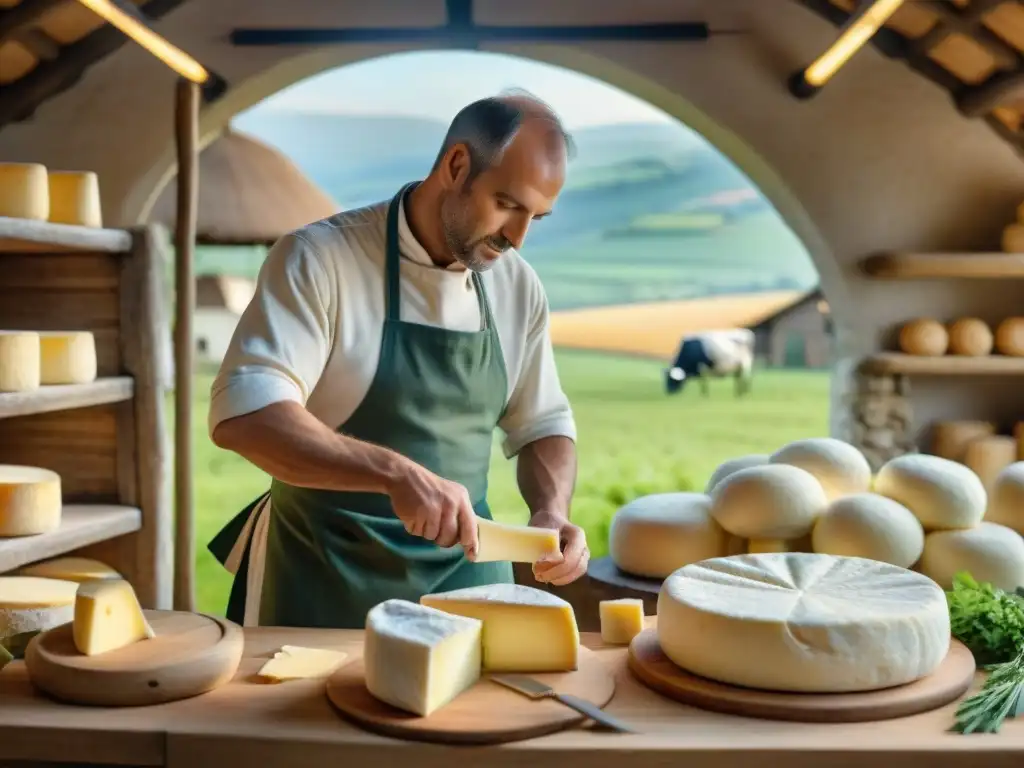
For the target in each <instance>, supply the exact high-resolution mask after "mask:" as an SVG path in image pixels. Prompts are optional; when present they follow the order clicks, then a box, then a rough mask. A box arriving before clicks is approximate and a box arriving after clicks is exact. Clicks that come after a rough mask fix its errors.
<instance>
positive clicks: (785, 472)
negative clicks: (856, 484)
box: [711, 464, 828, 539]
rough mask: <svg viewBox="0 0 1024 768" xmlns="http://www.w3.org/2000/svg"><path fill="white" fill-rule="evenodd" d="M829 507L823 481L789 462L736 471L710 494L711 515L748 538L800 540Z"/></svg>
mask: <svg viewBox="0 0 1024 768" xmlns="http://www.w3.org/2000/svg"><path fill="white" fill-rule="evenodd" d="M827 506H828V498H827V497H826V496H825V491H824V489H823V488H822V487H821V483H819V482H818V481H817V479H816V478H815V477H814V475H812V474H811V473H810V472H807V471H806V470H803V469H800V468H799V467H791V466H789V465H787V464H766V465H764V466H761V467H748V468H747V469H741V470H739V471H738V472H734V473H733V474H731V475H729V477H727V478H725V480H723V481H722V482H721V483H719V484H718V485H717V486H715V490H714V491H712V492H711V515H712V517H714V518H715V520H717V521H718V523H719V525H721V526H722V527H723V528H724V529H725V530H727V531H728V532H729V533H731V534H733V535H734V536H740V537H742V538H744V539H798V538H800V537H801V536H805V535H806V534H807V533H809V532H810V530H811V527H812V526H813V525H814V520H815V518H817V517H818V515H820V514H821V513H822V512H823V511H824V510H825V507H827Z"/></svg>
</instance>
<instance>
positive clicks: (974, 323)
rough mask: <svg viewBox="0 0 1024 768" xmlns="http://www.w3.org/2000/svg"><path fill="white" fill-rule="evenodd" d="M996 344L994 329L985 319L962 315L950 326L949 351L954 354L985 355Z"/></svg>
mask: <svg viewBox="0 0 1024 768" xmlns="http://www.w3.org/2000/svg"><path fill="white" fill-rule="evenodd" d="M994 344H995V337H994V336H993V335H992V330H991V329H990V328H989V327H988V325H986V324H985V322H984V321H983V320H979V319H978V318H976V317H962V318H960V319H959V320H956V321H955V322H954V323H953V324H952V325H950V326H949V352H950V354H952V355H968V356H970V357H984V356H985V355H988V354H991V352H992V347H993V345H994Z"/></svg>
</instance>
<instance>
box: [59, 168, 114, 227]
mask: <svg viewBox="0 0 1024 768" xmlns="http://www.w3.org/2000/svg"><path fill="white" fill-rule="evenodd" d="M47 177H48V179H47V181H48V187H49V195H50V215H49V217H48V219H49V221H50V222H52V223H54V224H75V225H78V226H80V227H102V226H103V216H102V215H101V213H100V182H99V177H98V176H97V175H96V174H95V173H94V172H93V171H49V173H48V174H47Z"/></svg>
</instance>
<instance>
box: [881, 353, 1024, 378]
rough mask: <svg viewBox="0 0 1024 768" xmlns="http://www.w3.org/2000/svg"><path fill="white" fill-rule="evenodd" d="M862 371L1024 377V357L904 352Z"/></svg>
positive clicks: (926, 374)
mask: <svg viewBox="0 0 1024 768" xmlns="http://www.w3.org/2000/svg"><path fill="white" fill-rule="evenodd" d="M861 370H863V371H865V372H866V373H876V374H913V375H918V376H1024V357H1007V356H1006V355H988V356H986V357H965V356H960V355H944V356H942V357H923V356H917V355H905V354H902V353H900V352H880V353H878V354H875V355H870V356H869V357H867V358H865V359H864V361H863V362H862V363H861Z"/></svg>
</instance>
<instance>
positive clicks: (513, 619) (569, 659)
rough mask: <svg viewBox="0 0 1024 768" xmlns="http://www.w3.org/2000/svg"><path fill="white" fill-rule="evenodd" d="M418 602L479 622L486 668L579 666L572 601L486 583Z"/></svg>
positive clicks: (540, 669)
mask: <svg viewBox="0 0 1024 768" xmlns="http://www.w3.org/2000/svg"><path fill="white" fill-rule="evenodd" d="M420 603H422V604H423V605H426V606H429V607H431V608H436V609H438V610H441V611H445V612H446V613H451V614H456V615H458V616H466V617H469V618H473V619H479V620H480V621H482V622H483V666H484V669H485V670H487V671H490V672H566V671H569V670H573V669H576V668H577V666H578V665H579V652H580V633H579V628H578V626H577V625H576V615H575V613H573V610H572V606H571V605H570V604H569V603H567V602H566V601H565V600H563V599H562V598H560V597H558V596H556V595H552V594H551V593H550V592H544V591H543V590H540V589H535V588H533V587H527V586H524V585H522V584H488V585H486V586H480V587H466V588H465V589H455V590H452V591H450V592H440V593H437V594H433V595H424V596H423V597H421V598H420Z"/></svg>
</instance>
